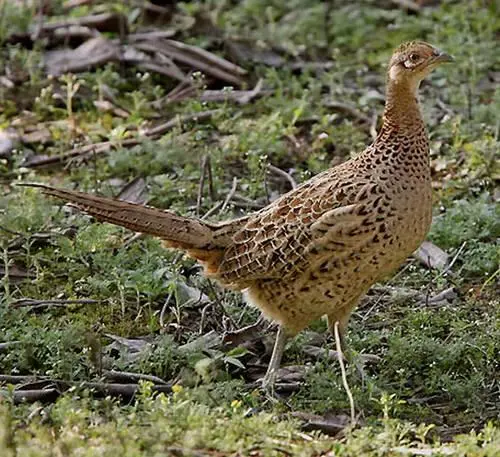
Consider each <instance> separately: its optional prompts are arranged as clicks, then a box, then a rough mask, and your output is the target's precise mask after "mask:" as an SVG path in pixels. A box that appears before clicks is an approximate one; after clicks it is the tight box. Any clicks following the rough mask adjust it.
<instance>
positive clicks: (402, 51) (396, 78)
mask: <svg viewBox="0 0 500 457" xmlns="http://www.w3.org/2000/svg"><path fill="white" fill-rule="evenodd" d="M453 61H454V59H453V57H452V56H450V55H449V54H446V53H445V52H442V51H440V50H439V49H437V48H435V47H434V46H432V45H430V44H428V43H425V42H424V41H411V42H407V43H403V44H402V45H400V46H399V47H398V48H397V49H396V50H395V51H394V53H393V55H392V58H391V61H390V63H389V71H388V76H389V82H392V83H395V84H405V85H407V86H409V87H410V88H411V89H412V90H416V89H417V88H418V86H419V84H420V82H421V81H422V80H423V79H424V78H425V77H426V76H427V75H428V74H429V73H430V72H431V71H432V70H434V69H435V68H436V67H437V66H439V65H440V64H442V63H446V62H453Z"/></svg>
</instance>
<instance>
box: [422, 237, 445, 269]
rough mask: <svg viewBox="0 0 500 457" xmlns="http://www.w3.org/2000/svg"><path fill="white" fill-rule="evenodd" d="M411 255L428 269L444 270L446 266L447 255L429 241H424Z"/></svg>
mask: <svg viewBox="0 0 500 457" xmlns="http://www.w3.org/2000/svg"><path fill="white" fill-rule="evenodd" d="M413 255H414V256H415V257H416V258H417V259H418V260H419V261H420V262H421V263H422V264H424V265H425V266H426V267H428V268H436V269H437V270H444V269H445V268H446V266H447V265H448V258H449V256H448V254H446V252H444V251H443V250H442V249H441V248H440V247H438V246H436V245H435V244H433V243H431V242H430V241H424V242H423V243H422V244H421V246H420V247H419V248H418V249H417V251H415V253H414V254H413Z"/></svg>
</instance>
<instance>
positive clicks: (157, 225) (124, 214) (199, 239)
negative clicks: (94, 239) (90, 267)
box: [20, 183, 224, 250]
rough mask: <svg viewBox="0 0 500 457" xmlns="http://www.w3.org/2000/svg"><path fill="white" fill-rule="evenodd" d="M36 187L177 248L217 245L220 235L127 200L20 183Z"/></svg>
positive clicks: (197, 223) (194, 222) (205, 226)
mask: <svg viewBox="0 0 500 457" xmlns="http://www.w3.org/2000/svg"><path fill="white" fill-rule="evenodd" d="M20 185H22V186H29V187H38V188H40V189H42V192H43V193H44V194H46V195H50V196H53V197H57V198H60V199H61V200H64V201H67V202H69V203H71V204H72V205H73V206H75V207H76V208H78V209H80V210H82V211H84V212H85V213H88V214H90V215H92V216H94V217H95V218H96V219H97V220H99V221H103V222H109V223H111V224H115V225H119V226H121V227H125V228H128V229H130V230H133V231H135V232H142V233H147V234H150V235H154V236H157V237H159V238H162V239H164V240H167V241H170V242H171V243H170V244H171V245H172V246H179V247H181V249H185V250H189V249H194V250H196V249H209V250H210V249H221V248H223V247H224V246H221V245H220V242H221V241H222V240H221V239H217V241H216V238H218V237H214V232H215V231H216V226H215V225H210V224H209V223H206V222H203V221H200V220H198V219H192V218H189V217H182V216H177V215H176V214H174V213H171V212H168V211H161V210H159V209H155V208H149V207H147V206H142V205H138V204H135V203H129V202H126V201H122V200H116V199H112V198H106V197H98V196H96V195H91V194H87V193H84V192H77V191H72V190H65V189H57V188H55V187H51V186H46V185H43V184H24V183H23V184H20Z"/></svg>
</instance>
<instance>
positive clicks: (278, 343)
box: [262, 325, 288, 393]
mask: <svg viewBox="0 0 500 457" xmlns="http://www.w3.org/2000/svg"><path fill="white" fill-rule="evenodd" d="M287 339H288V335H287V334H286V330H285V329H284V328H283V327H282V326H281V325H280V326H279V328H278V333H277V334H276V340H275V342H274V348H273V354H272V356H271V360H270V361H269V365H268V367H267V372H266V375H265V376H264V379H263V380H262V388H263V389H264V390H266V391H268V392H271V393H273V391H274V384H275V382H276V374H277V372H278V370H279V368H280V364H281V357H282V356H283V351H284V350H285V345H286V341H287Z"/></svg>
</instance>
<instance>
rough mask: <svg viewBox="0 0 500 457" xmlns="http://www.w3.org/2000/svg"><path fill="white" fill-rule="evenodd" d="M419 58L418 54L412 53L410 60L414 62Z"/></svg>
mask: <svg viewBox="0 0 500 457" xmlns="http://www.w3.org/2000/svg"><path fill="white" fill-rule="evenodd" d="M418 58H419V57H418V54H415V53H412V54H410V60H411V61H412V62H416V61H417V60H418Z"/></svg>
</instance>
